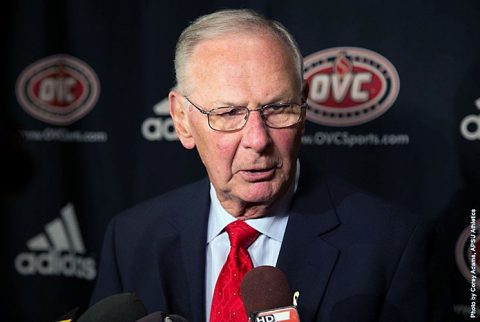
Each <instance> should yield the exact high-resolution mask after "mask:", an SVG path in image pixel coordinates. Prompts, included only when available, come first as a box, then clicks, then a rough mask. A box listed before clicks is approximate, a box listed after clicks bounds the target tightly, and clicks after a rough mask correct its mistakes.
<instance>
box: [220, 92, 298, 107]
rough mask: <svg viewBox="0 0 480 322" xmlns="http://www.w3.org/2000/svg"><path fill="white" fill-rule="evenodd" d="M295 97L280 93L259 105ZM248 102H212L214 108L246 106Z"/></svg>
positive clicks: (291, 100)
mask: <svg viewBox="0 0 480 322" xmlns="http://www.w3.org/2000/svg"><path fill="white" fill-rule="evenodd" d="M293 101H294V99H293V98H292V97H291V96H288V97H287V96H284V95H283V94H279V95H277V96H275V97H273V98H272V99H270V100H268V101H267V102H260V103H258V106H264V105H270V104H279V103H290V102H293ZM247 105H248V103H247V104H238V103H231V102H230V101H216V102H214V103H213V104H212V108H217V107H235V106H238V107H240V106H242V107H245V106H247Z"/></svg>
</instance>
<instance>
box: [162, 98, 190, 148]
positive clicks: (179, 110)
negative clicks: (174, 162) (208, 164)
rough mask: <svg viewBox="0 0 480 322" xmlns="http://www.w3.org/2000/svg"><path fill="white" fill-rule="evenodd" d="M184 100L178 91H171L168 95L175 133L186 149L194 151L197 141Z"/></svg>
mask: <svg viewBox="0 0 480 322" xmlns="http://www.w3.org/2000/svg"><path fill="white" fill-rule="evenodd" d="M183 101H184V98H183V96H182V95H180V94H179V93H178V92H176V91H171V92H170V93H169V94H168V104H169V111H170V115H171V116H172V119H173V124H174V126H175V132H177V136H178V138H179V139H180V142H182V145H183V146H184V147H185V148H186V149H193V148H194V147H195V140H194V139H193V136H192V132H191V129H190V122H189V120H188V115H187V112H188V110H187V109H186V108H185V107H184V106H183V103H184V102H183Z"/></svg>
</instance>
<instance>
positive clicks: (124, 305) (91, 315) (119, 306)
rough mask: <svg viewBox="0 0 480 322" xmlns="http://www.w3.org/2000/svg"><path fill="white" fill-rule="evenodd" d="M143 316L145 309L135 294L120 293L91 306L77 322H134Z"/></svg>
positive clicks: (145, 313) (145, 312)
mask: <svg viewBox="0 0 480 322" xmlns="http://www.w3.org/2000/svg"><path fill="white" fill-rule="evenodd" d="M145 315H147V309H146V308H145V305H143V303H142V301H141V300H140V299H139V298H138V297H137V296H136V295H135V294H133V293H122V294H115V295H112V296H109V297H107V298H104V299H103V300H101V301H99V302H98V303H96V304H94V305H92V306H91V307H90V308H89V309H88V310H87V311H86V312H85V313H83V315H82V316H80V318H79V319H78V322H112V321H115V322H135V321H137V320H138V319H140V318H141V317H144V316H145Z"/></svg>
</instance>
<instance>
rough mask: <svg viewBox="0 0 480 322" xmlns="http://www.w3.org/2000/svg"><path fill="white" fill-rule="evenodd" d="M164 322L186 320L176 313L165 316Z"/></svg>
mask: <svg viewBox="0 0 480 322" xmlns="http://www.w3.org/2000/svg"><path fill="white" fill-rule="evenodd" d="M165 322H188V320H187V319H185V318H184V317H183V316H180V315H177V314H170V315H169V316H167V317H166V318H165Z"/></svg>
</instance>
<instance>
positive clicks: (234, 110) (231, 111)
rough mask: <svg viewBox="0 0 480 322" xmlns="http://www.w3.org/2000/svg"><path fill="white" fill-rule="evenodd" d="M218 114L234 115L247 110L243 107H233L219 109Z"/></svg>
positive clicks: (223, 115)
mask: <svg viewBox="0 0 480 322" xmlns="http://www.w3.org/2000/svg"><path fill="white" fill-rule="evenodd" d="M216 114H217V115H218V116H221V117H233V116H238V115H243V114H245V112H244V110H243V109H241V108H232V109H222V110H217V113H216Z"/></svg>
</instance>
